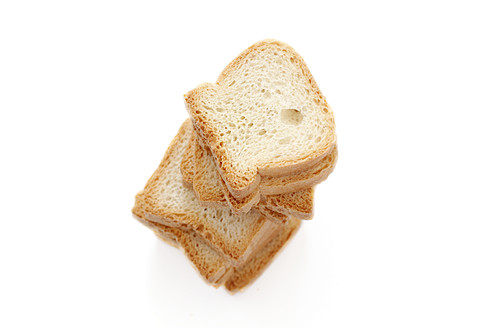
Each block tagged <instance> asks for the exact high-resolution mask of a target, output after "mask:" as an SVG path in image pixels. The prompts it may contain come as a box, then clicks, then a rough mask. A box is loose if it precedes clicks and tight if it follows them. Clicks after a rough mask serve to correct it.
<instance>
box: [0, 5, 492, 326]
mask: <svg viewBox="0 0 492 328" xmlns="http://www.w3.org/2000/svg"><path fill="white" fill-rule="evenodd" d="M491 16H492V11H491V7H490V2H487V1H483V2H478V1H408V2H406V3H404V2H401V1H361V2H354V1H339V2H328V1H323V2H319V3H314V2H310V1H298V2H291V1H279V2H273V1H243V2H234V1H224V2H214V1H200V2H196V3H190V2H186V1H173V2H164V1H102V0H97V1H31V2H29V1H2V2H1V3H0V110H1V114H0V115H1V116H0V140H1V141H0V142H1V148H0V154H1V157H2V159H1V164H0V165H1V170H0V192H1V194H0V199H1V200H0V201H1V208H2V214H1V221H0V255H1V258H0V266H1V268H0V326H2V327H90V326H92V327H137V326H140V327H188V326H190V327H191V326H200V327H276V326H281V327H491V326H492V238H491V236H492V210H491V205H492V173H491V171H492V150H491V142H492V132H491V121H492V114H491V113H492V94H491V91H492V64H491V63H492V43H491V39H492V37H491V31H492V23H491ZM264 38H276V39H279V40H282V41H285V42H287V43H289V44H291V45H292V46H293V47H294V48H295V49H296V50H297V51H298V52H299V53H300V54H301V55H302V56H303V57H304V59H305V60H306V62H307V64H308V66H309V67H310V69H311V71H312V73H313V75H314V77H315V78H316V81H317V82H318V84H319V86H320V88H321V89H322V91H323V93H324V94H325V96H326V98H327V99H328V102H329V103H330V105H331V106H332V108H333V110H334V112H335V119H336V123H337V133H338V140H339V149H340V157H339V161H338V165H337V168H336V170H335V172H334V173H333V174H332V175H331V176H330V177H329V179H328V180H327V181H326V182H325V183H323V184H322V185H320V186H319V187H318V188H317V190H316V192H317V193H316V213H315V218H314V220H313V221H310V222H305V223H304V224H303V226H302V227H301V230H300V231H299V233H298V234H297V235H296V236H295V238H294V239H293V241H292V242H291V243H290V244H289V245H288V246H287V248H286V249H285V250H284V252H282V253H281V254H280V256H279V257H278V258H277V259H276V261H275V262H274V263H273V264H272V265H271V266H270V267H269V269H268V270H267V271H266V272H265V273H264V274H263V275H262V276H261V277H260V278H259V279H258V280H257V281H256V282H255V283H254V284H253V285H252V286H251V287H250V288H249V289H247V290H246V291H245V292H244V293H239V294H236V295H234V296H231V295H229V294H228V293H227V292H225V290H224V289H218V290H216V289H214V288H212V287H209V286H207V285H206V284H205V283H204V282H203V281H202V280H201V279H200V278H199V276H198V275H197V274H196V272H195V271H194V270H193V269H192V267H191V266H190V265H189V263H188V262H187V260H186V258H185V257H184V256H183V255H182V254H181V253H180V252H179V251H177V250H175V249H173V248H171V247H169V246H168V245H166V244H164V243H162V242H159V241H158V240H157V239H156V238H155V237H154V236H153V234H152V233H151V232H150V231H149V230H147V229H146V228H145V227H143V226H141V225H140V224H139V223H138V222H136V221H135V220H134V219H133V218H132V216H131V213H130V210H131V207H132V205H133V201H134V198H133V197H134V195H135V193H136V192H137V191H139V190H140V189H141V188H142V187H143V186H144V184H145V182H146V180H147V179H148V177H149V176H150V175H151V173H152V172H153V170H154V169H155V168H156V167H157V165H158V163H159V161H160V159H161V157H162V156H163V154H164V152H165V149H166V147H167V145H168V144H169V142H170V141H171V139H172V137H173V136H174V134H175V133H176V131H177V129H178V127H179V126H180V124H181V123H182V121H183V120H184V119H185V118H186V116H187V114H186V111H185V109H184V105H183V99H182V95H183V94H184V93H185V92H186V91H188V90H190V89H192V88H194V87H195V86H196V85H198V84H199V83H201V82H213V81H214V80H215V79H216V77H217V76H218V74H219V73H220V71H221V70H222V68H224V67H225V65H227V64H228V63H229V61H231V60H232V59H233V58H234V57H235V56H236V55H237V54H238V53H239V52H241V51H242V50H243V49H245V48H247V47H248V46H250V45H251V44H253V43H254V42H256V41H259V40H261V39H264Z"/></svg>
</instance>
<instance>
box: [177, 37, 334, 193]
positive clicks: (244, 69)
mask: <svg viewBox="0 0 492 328" xmlns="http://www.w3.org/2000/svg"><path fill="white" fill-rule="evenodd" d="M184 98H185V103H186V107H187V109H188V112H189V114H190V117H191V119H192V120H193V124H194V126H195V128H196V129H197V132H198V133H199V134H200V137H201V138H202V140H204V141H205V142H206V143H207V146H209V147H210V149H211V152H212V154H213V156H214V159H215V162H216V164H217V167H218V168H219V171H220V174H221V176H222V177H223V179H224V181H225V183H226V185H227V187H228V188H229V190H230V192H231V194H232V195H233V196H234V197H235V198H239V199H241V198H244V197H246V196H247V195H249V194H250V193H252V192H254V191H256V189H257V187H258V186H259V184H260V179H261V176H282V175H287V174H290V173H294V172H299V171H301V170H303V169H306V168H308V167H311V166H313V165H315V164H316V163H318V162H319V161H320V160H321V159H322V158H324V156H326V155H327V154H329V153H330V152H331V150H332V149H333V147H334V145H335V143H336V135H335V122H334V117H333V112H332V110H331V108H330V106H329V105H328V104H327V102H326V100H325V97H324V96H323V95H322V93H321V91H320V90H319V88H318V85H317V84H316V82H315V81H314V78H313V76H312V75H311V73H310V71H309V69H308V68H307V66H306V64H305V62H304V60H303V59H302V58H301V56H300V55H299V54H298V53H297V52H295V51H294V49H292V48H291V47H290V46H288V45H287V44H285V43H282V42H279V41H275V40H264V41H261V42H258V43H256V44H254V45H253V46H251V47H250V48H248V49H247V50H245V51H244V52H242V53H241V54H240V55H239V56H238V57H237V58H236V59H234V60H233V61H232V62H231V63H230V64H229V65H228V66H227V67H226V68H225V69H224V71H223V72H222V73H221V74H220V76H219V78H218V79H217V83H215V84H212V83H205V84H201V85H200V86H198V87H197V88H195V89H193V90H191V91H190V92H188V93H187V94H185V96H184Z"/></svg>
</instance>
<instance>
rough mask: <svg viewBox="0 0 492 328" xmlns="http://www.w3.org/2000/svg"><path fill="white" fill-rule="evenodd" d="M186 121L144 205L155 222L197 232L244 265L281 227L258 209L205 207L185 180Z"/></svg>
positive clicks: (188, 127)
mask: <svg viewBox="0 0 492 328" xmlns="http://www.w3.org/2000/svg"><path fill="white" fill-rule="evenodd" d="M192 131H193V127H192V124H191V122H190V120H186V121H185V122H184V123H183V124H182V126H181V128H180V129H179V132H178V134H177V135H176V137H175V138H174V139H173V141H172V142H171V145H170V146H169V148H168V150H167V151H166V154H165V155H164V158H163V159H162V161H161V163H160V165H159V167H158V168H157V170H156V171H155V172H154V174H153V175H152V176H151V178H150V179H149V181H148V182H147V184H146V186H145V188H144V202H143V208H144V212H145V214H146V218H147V219H149V220H150V221H152V222H155V223H159V224H164V225H166V226H171V227H178V228H182V229H183V230H188V231H195V232H196V233H197V234H198V235H200V236H201V237H202V238H203V240H204V241H205V242H206V243H208V244H209V245H210V246H211V247H212V248H214V249H215V250H216V251H217V252H218V253H219V254H221V255H223V256H225V257H226V258H228V259H230V260H231V261H232V263H233V264H234V265H239V264H242V263H243V262H244V261H245V260H247V259H248V257H249V256H251V255H253V252H254V250H255V249H259V248H261V246H262V244H264V243H266V242H268V241H269V240H270V239H271V238H272V237H273V236H274V235H275V233H276V232H277V231H278V230H279V229H280V226H279V225H277V224H275V223H273V222H272V221H270V220H268V219H266V218H265V217H264V216H262V215H261V214H260V213H259V212H257V211H251V212H249V213H247V214H243V215H234V214H233V213H232V212H231V211H230V210H227V209H215V208H210V207H204V206H202V205H201V204H200V203H199V201H198V200H197V199H196V197H195V195H194V193H193V191H191V190H189V189H187V188H186V187H185V186H184V185H183V183H182V180H183V176H182V174H181V170H180V165H181V161H182V158H183V154H184V152H185V150H186V148H187V146H188V143H189V141H190V138H191V137H192Z"/></svg>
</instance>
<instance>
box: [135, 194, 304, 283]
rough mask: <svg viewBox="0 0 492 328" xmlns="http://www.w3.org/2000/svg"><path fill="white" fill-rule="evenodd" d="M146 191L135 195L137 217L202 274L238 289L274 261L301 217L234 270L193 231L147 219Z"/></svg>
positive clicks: (206, 278)
mask: <svg viewBox="0 0 492 328" xmlns="http://www.w3.org/2000/svg"><path fill="white" fill-rule="evenodd" d="M143 206H144V194H143V192H139V193H138V194H137V196H136V197H135V206H134V207H133V209H132V212H133V215H134V217H135V218H136V219H137V220H138V221H139V222H141V223H142V224H143V225H145V226H146V227H148V228H150V229H151V230H153V231H154V233H155V234H156V235H157V236H158V237H159V238H160V239H162V240H163V241H165V242H166V243H169V244H171V245H172V246H175V247H178V248H180V249H182V250H183V252H184V253H185V255H186V257H187V258H188V259H189V260H190V262H191V263H192V264H193V267H194V268H195V269H196V270H197V271H198V273H199V274H200V276H201V277H202V278H203V279H204V280H205V281H206V282H208V283H210V284H211V285H213V286H214V287H218V286H220V285H222V284H223V283H224V282H225V283H226V288H227V289H228V290H229V291H231V292H235V291H237V290H239V289H242V288H244V287H245V286H247V285H248V284H250V283H252V282H253V281H254V280H255V279H256V278H257V277H258V276H259V275H260V274H261V273H262V272H263V271H264V270H265V268H266V267H267V266H268V264H269V263H270V262H271V261H272V259H273V258H274V256H275V254H276V253H278V251H279V250H280V249H281V248H282V246H283V245H285V244H286V243H287V241H288V240H289V238H290V237H291V236H292V235H293V233H294V232H295V231H296V230H297V229H298V228H299V226H300V220H297V219H290V220H289V222H288V224H287V225H285V226H283V228H282V230H280V231H279V232H278V233H277V234H276V236H275V237H274V238H273V239H272V240H271V241H270V242H268V243H267V244H266V245H265V246H263V247H262V248H261V249H260V250H258V252H257V253H256V254H255V255H254V256H253V257H252V258H251V259H250V260H249V261H248V262H246V263H244V264H243V265H241V267H239V268H237V269H235V268H234V267H233V266H232V265H231V263H230V261H228V260H227V259H225V258H224V257H223V256H221V255H220V254H219V253H217V252H216V251H215V250H214V249H213V248H212V247H210V245H209V244H208V243H206V242H205V241H204V240H203V239H202V238H201V237H200V236H199V235H198V234H196V233H195V232H193V231H188V230H183V229H181V228H176V227H170V226H166V225H163V224H159V223H155V222H152V221H149V220H148V219H146V218H145V212H144V207H143Z"/></svg>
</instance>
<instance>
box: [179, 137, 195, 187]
mask: <svg viewBox="0 0 492 328" xmlns="http://www.w3.org/2000/svg"><path fill="white" fill-rule="evenodd" d="M194 139H195V134H193V135H192V136H191V139H190V142H189V143H188V146H187V147H186V150H185V152H184V154H183V159H182V160H181V166H180V169H181V175H182V176H183V184H184V185H185V186H186V187H187V188H191V186H192V185H193V175H194V171H195V160H194V158H193V153H194V151H195V148H194V147H195V143H194Z"/></svg>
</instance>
